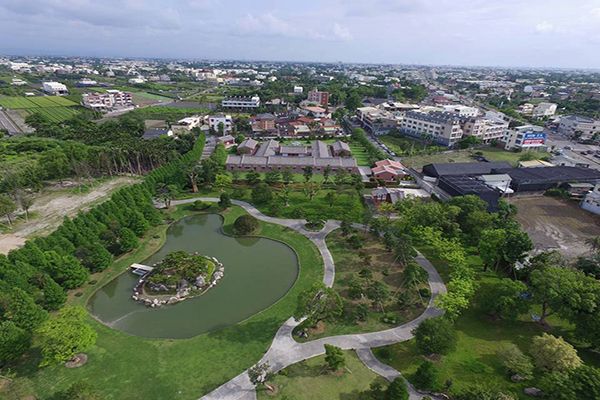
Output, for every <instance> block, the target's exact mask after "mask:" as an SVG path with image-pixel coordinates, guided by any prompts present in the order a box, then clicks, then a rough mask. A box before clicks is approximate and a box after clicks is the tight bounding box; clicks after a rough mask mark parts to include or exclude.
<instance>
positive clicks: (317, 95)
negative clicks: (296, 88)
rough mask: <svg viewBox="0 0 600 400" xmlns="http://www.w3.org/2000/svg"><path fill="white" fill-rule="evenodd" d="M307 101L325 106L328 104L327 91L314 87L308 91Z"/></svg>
mask: <svg viewBox="0 0 600 400" xmlns="http://www.w3.org/2000/svg"><path fill="white" fill-rule="evenodd" d="M308 101H309V102H311V103H317V104H320V105H321V106H323V107H325V108H327V106H329V92H319V91H318V90H317V88H314V89H313V90H311V91H310V92H308Z"/></svg>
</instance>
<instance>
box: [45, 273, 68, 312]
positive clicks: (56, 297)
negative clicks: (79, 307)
mask: <svg viewBox="0 0 600 400" xmlns="http://www.w3.org/2000/svg"><path fill="white" fill-rule="evenodd" d="M42 291H43V293H44V297H43V298H42V305H43V307H44V308H45V309H46V310H58V309H59V308H61V307H62V306H63V304H65V303H66V301H67V293H66V292H65V291H64V290H63V288H61V287H60V285H59V284H58V283H56V282H55V281H54V279H52V278H50V276H48V275H45V276H44V278H43V287H42Z"/></svg>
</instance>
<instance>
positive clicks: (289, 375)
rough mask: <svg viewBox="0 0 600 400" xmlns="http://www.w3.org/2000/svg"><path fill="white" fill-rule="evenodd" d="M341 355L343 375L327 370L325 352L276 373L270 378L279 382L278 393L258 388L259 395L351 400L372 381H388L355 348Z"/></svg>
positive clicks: (290, 399) (297, 399)
mask: <svg viewBox="0 0 600 400" xmlns="http://www.w3.org/2000/svg"><path fill="white" fill-rule="evenodd" d="M344 355H345V357H346V367H347V368H346V369H345V370H344V373H343V374H342V375H339V376H336V375H332V374H331V373H329V372H328V371H327V369H326V364H325V356H318V357H313V358H311V359H308V360H306V361H302V362H299V363H297V364H293V365H290V366H289V367H287V368H285V370H284V371H285V372H284V374H279V375H277V376H276V377H275V379H274V381H273V382H274V383H275V384H276V385H277V386H279V393H278V394H276V395H274V396H273V395H270V394H267V393H266V392H265V391H264V390H259V391H258V392H257V393H258V399H259V400H265V399H281V400H283V399H287V400H326V399H327V400H329V399H348V400H350V399H357V398H358V395H359V393H361V392H364V391H367V390H369V387H370V385H371V383H373V382H379V383H381V384H382V385H383V386H384V387H385V386H386V385H387V381H386V380H385V379H384V378H383V377H381V376H379V375H377V374H375V373H374V372H373V371H371V370H370V369H368V368H367V367H366V366H365V365H364V364H363V363H362V361H360V358H358V356H357V355H356V353H355V352H354V351H345V352H344Z"/></svg>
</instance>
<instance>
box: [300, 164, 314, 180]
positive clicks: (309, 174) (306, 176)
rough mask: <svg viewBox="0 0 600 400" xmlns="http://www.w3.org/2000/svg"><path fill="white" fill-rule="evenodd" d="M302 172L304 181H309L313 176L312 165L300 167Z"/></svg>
mask: <svg viewBox="0 0 600 400" xmlns="http://www.w3.org/2000/svg"><path fill="white" fill-rule="evenodd" d="M302 174H303V175H304V181H305V182H310V180H311V179H312V177H313V167H311V166H307V167H304V168H302Z"/></svg>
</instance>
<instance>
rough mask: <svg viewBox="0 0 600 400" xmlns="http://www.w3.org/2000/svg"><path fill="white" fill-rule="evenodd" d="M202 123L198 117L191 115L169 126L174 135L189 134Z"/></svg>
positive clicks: (201, 119)
mask: <svg viewBox="0 0 600 400" xmlns="http://www.w3.org/2000/svg"><path fill="white" fill-rule="evenodd" d="M203 121H204V119H203V117H202V116H200V115H193V116H191V117H185V118H182V119H180V120H179V121H177V122H175V123H173V124H172V125H171V129H173V132H175V133H176V134H178V133H190V132H191V131H192V129H194V128H196V127H200V126H201V125H202V122H203Z"/></svg>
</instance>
